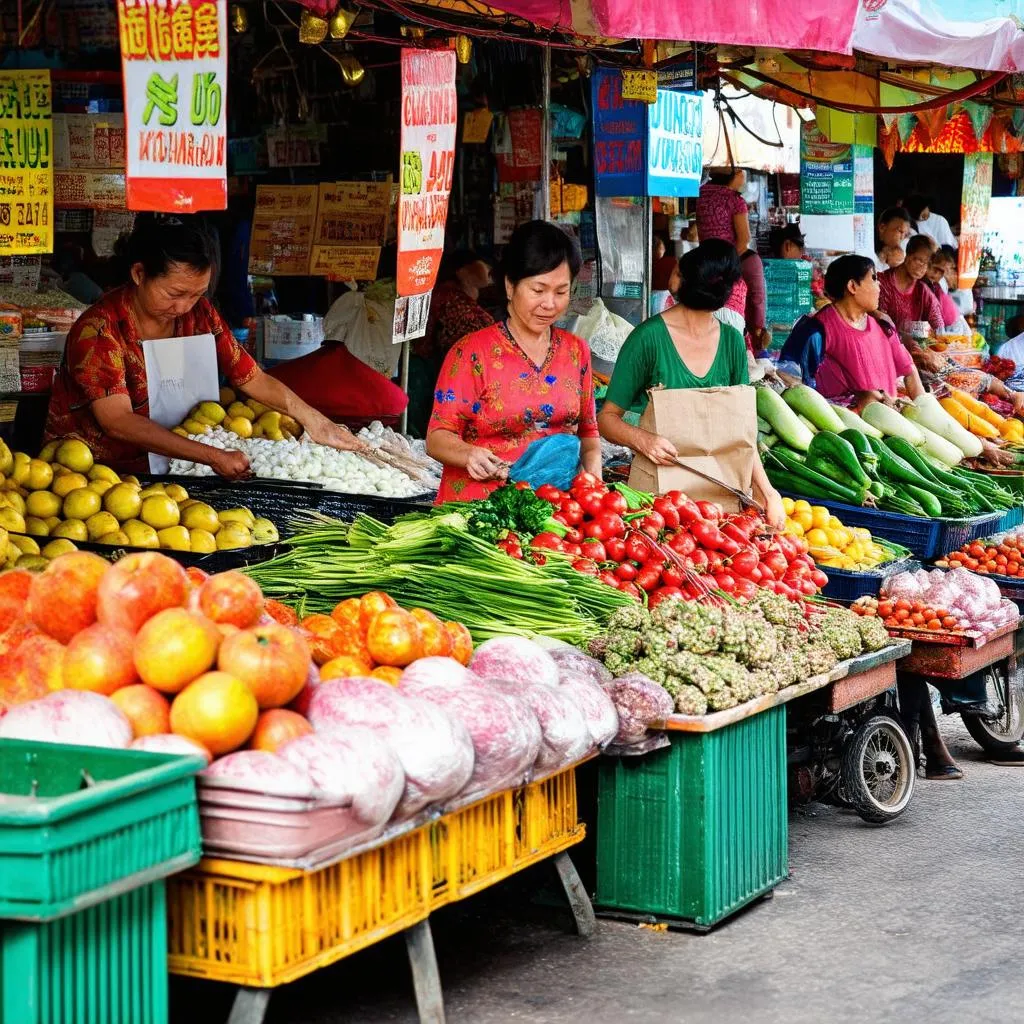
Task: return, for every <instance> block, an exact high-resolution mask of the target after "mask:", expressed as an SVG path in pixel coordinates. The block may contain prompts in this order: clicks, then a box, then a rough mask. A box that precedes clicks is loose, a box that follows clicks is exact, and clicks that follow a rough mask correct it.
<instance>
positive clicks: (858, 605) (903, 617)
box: [850, 597, 957, 632]
mask: <svg viewBox="0 0 1024 1024" xmlns="http://www.w3.org/2000/svg"><path fill="white" fill-rule="evenodd" d="M850 608H851V610H852V611H854V612H856V613H857V614H858V615H868V616H872V617H874V616H877V617H878V618H880V619H881V620H882V625H883V626H885V627H886V628H888V629H928V630H931V631H932V632H938V631H939V630H945V631H946V632H949V631H953V630H956V629H957V618H956V616H955V615H951V614H950V613H949V611H948V610H947V609H945V608H932V607H931V606H930V605H926V604H924V603H923V602H922V601H912V600H908V599H906V598H900V599H899V600H898V601H893V600H889V599H886V598H882V599H881V600H879V599H878V598H875V597H862V598H860V599H859V600H858V601H855V602H854V603H853V604H852V605H850Z"/></svg>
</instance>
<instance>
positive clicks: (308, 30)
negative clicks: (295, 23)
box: [299, 11, 327, 46]
mask: <svg viewBox="0 0 1024 1024" xmlns="http://www.w3.org/2000/svg"><path fill="white" fill-rule="evenodd" d="M326 38H327V19H326V18H321V17H318V16H317V15H315V14H313V13H312V12H311V11H303V12H302V17H301V18H300V19H299V42H300V43H305V44H306V45H307V46H316V45H317V44H318V43H322V42H323V41H324V40H325V39H326Z"/></svg>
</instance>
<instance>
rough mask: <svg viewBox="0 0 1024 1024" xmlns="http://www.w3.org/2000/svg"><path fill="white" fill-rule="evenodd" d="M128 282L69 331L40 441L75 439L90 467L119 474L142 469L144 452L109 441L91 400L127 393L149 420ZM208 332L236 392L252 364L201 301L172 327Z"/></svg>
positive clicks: (253, 370) (179, 333)
mask: <svg viewBox="0 0 1024 1024" xmlns="http://www.w3.org/2000/svg"><path fill="white" fill-rule="evenodd" d="M133 287H134V286H133V285H125V286H124V287H122V288H115V289H114V290H113V291H111V292H108V293H107V294H106V295H104V296H103V298H102V299H100V301H99V302H97V303H96V304H95V305H93V306H90V307H89V308H88V309H87V310H86V311H85V312H84V313H83V314H82V315H81V316H80V317H79V318H78V320H77V321H76V322H75V325H74V326H73V327H72V328H71V330H70V331H69V332H68V338H67V343H66V344H65V346H64V355H63V356H62V357H61V362H60V367H59V369H58V370H57V376H56V378H55V379H54V382H53V393H52V394H51V396H50V409H49V413H48V415H47V418H46V431H45V438H46V440H48V441H49V440H53V439H55V438H59V437H78V438H81V439H82V440H83V441H85V442H86V443H87V444H88V445H89V447H90V448H91V449H92V453H93V455H94V456H95V457H96V461H97V462H103V463H106V464H107V465H109V466H112V467H113V468H114V469H123V470H124V471H125V472H131V471H133V470H143V471H144V470H146V469H147V468H148V460H147V457H146V453H145V452H144V451H142V450H141V449H140V448H137V447H136V446H135V445H133V444H130V443H128V442H126V441H118V440H115V439H114V438H112V437H108V436H107V435H106V434H105V433H104V432H103V430H102V428H101V427H100V425H99V423H97V422H96V417H95V416H94V415H93V412H92V403H93V402H95V401H98V400H99V399H101V398H106V397H107V396H108V395H127V396H128V397H129V398H130V399H131V403H132V409H133V410H134V411H135V412H137V413H138V414H139V415H140V416H148V415H149V386H148V383H147V380H146V358H145V356H144V355H143V352H142V342H143V338H142V337H141V336H140V334H139V327H138V324H137V322H136V320H135V314H134V312H133V311H132V306H131V295H132V290H133ZM197 334H212V335H213V336H214V339H215V340H216V345H217V368H218V369H219V370H220V372H221V374H222V375H223V376H224V377H226V378H227V379H228V380H229V381H230V382H231V384H232V386H233V387H237V388H243V389H244V387H245V385H246V383H247V382H248V381H250V380H251V379H252V378H253V377H254V376H255V375H256V374H257V373H258V372H259V367H258V366H257V365H256V362H255V360H254V359H253V358H252V356H250V355H249V353H248V352H246V351H245V349H243V348H242V347H241V345H239V344H238V342H237V341H235V339H234V336H233V335H232V334H231V331H230V330H229V329H228V326H227V324H225V323H224V321H223V320H222V319H221V317H220V314H219V313H218V312H217V311H216V310H215V309H214V308H213V306H211V305H210V303H209V301H208V300H206V299H200V300H199V301H198V302H197V303H196V304H195V306H193V307H192V309H191V310H190V311H189V312H188V313H186V314H185V315H184V316H183V317H179V318H178V319H177V320H176V321H175V324H174V334H173V335H172V337H175V338H188V337H192V336H194V335H197Z"/></svg>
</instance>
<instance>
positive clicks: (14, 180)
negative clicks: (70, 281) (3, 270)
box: [0, 71, 53, 256]
mask: <svg viewBox="0 0 1024 1024" xmlns="http://www.w3.org/2000/svg"><path fill="white" fill-rule="evenodd" d="M52 110H53V106H52V94H51V90H50V72H49V71H0V256H14V255H16V254H18V255H26V254H38V253H44V252H53V119H52Z"/></svg>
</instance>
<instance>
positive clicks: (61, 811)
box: [0, 740, 203, 921]
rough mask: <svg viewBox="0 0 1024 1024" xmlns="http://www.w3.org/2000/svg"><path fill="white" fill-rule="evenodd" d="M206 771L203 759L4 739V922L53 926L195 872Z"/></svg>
mask: <svg viewBox="0 0 1024 1024" xmlns="http://www.w3.org/2000/svg"><path fill="white" fill-rule="evenodd" d="M202 768H203V759H202V758H201V757H198V756H197V757H174V756H168V755H166V754H151V753H147V752H145V751H141V750H107V749H102V748H100V747H75V746H66V745H63V744H59V743H33V742H30V741H28V740H0V918H17V919H20V920H25V921H42V920H48V919H50V918H54V917H58V916H60V915H62V914H69V913H73V912H75V911H78V910H82V909H83V908H85V907H88V906H91V905H92V904H94V903H99V902H100V901H102V900H106V899H110V897H112V896H116V895H119V894H121V893H123V892H125V891H126V890H128V889H131V888H135V887H136V886H140V885H145V884H146V883H148V882H153V881H155V880H156V879H158V878H164V877H166V876H167V875H170V874H173V873H174V872H176V871H182V870H184V869H185V868H187V867H191V866H192V865H193V864H195V863H196V862H197V861H198V860H199V857H200V854H201V852H202V836H201V834H200V831H199V811H198V808H197V805H196V786H195V778H194V776H195V774H196V772H198V771H200V770H201V769H202ZM85 773H87V774H88V778H89V779H91V780H92V782H93V783H95V784H89V783H88V782H87V781H86V778H85ZM33 793H34V794H35V795H33Z"/></svg>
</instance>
